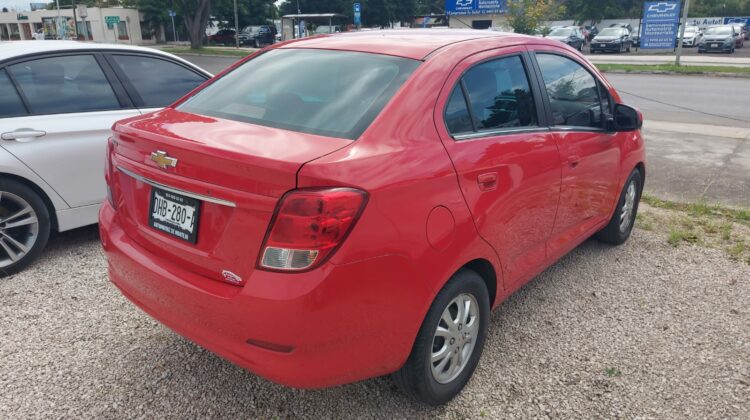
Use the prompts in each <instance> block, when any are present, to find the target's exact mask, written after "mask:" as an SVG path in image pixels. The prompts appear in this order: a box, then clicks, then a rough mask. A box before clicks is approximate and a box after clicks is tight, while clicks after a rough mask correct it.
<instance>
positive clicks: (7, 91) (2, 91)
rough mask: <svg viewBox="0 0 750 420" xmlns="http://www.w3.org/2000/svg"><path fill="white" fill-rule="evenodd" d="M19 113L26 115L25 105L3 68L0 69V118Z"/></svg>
mask: <svg viewBox="0 0 750 420" xmlns="http://www.w3.org/2000/svg"><path fill="white" fill-rule="evenodd" d="M19 115H26V107H24V105H23V102H22V101H21V98H20V97H19V96H18V92H17V91H16V88H15V87H14V86H13V83H11V82H10V78H9V77H8V75H7V74H6V73H5V70H0V118H5V117H15V116H19Z"/></svg>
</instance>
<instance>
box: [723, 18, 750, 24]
mask: <svg viewBox="0 0 750 420" xmlns="http://www.w3.org/2000/svg"><path fill="white" fill-rule="evenodd" d="M724 24H725V25H732V24H739V25H740V26H750V17H725V18H724Z"/></svg>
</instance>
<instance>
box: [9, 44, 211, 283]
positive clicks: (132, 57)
mask: <svg viewBox="0 0 750 420" xmlns="http://www.w3.org/2000/svg"><path fill="white" fill-rule="evenodd" d="M210 77H211V74H210V73H208V72H206V71H205V70H203V69H200V68H198V67H196V66H194V65H192V64H190V63H189V62H187V61H185V60H182V59H180V58H178V57H176V56H174V55H171V54H167V53H164V52H161V51H158V50H154V49H150V48H142V47H134V46H125V45H104V44H88V43H80V42H75V41H13V42H0V277H3V276H7V275H9V274H13V273H15V272H18V271H19V270H21V269H23V268H24V267H25V266H26V265H28V264H29V263H30V262H31V261H32V260H33V259H34V258H36V257H37V256H38V255H39V254H40V253H41V252H42V250H43V249H44V246H45V245H46V243H47V239H48V237H49V234H50V231H52V230H56V231H59V232H62V231H66V230H69V229H74V228H77V227H81V226H85V225H90V224H94V223H96V222H97V212H98V210H99V204H100V203H101V202H102V201H104V200H105V199H106V186H105V183H104V155H105V150H106V144H107V138H108V137H109V132H110V127H111V126H112V124H113V123H114V122H115V121H118V120H121V119H124V118H129V117H134V116H138V115H141V114H145V113H148V112H152V111H155V110H157V109H160V108H163V107H165V106H167V105H169V104H171V103H172V102H174V101H175V100H176V99H178V98H180V97H182V96H183V95H185V94H186V93H188V92H190V91H191V90H192V89H194V88H195V87H197V86H199V85H200V84H202V83H203V82H204V81H206V80H207V79H209V78H210Z"/></svg>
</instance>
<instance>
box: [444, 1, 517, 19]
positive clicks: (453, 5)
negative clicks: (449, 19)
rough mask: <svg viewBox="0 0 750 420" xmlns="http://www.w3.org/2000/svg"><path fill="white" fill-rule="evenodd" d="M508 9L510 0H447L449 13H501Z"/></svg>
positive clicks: (446, 10) (459, 14)
mask: <svg viewBox="0 0 750 420" xmlns="http://www.w3.org/2000/svg"><path fill="white" fill-rule="evenodd" d="M507 10H508V0H445V13H446V14H448V15H454V16H461V15H499V14H502V13H505V12H506V11H507Z"/></svg>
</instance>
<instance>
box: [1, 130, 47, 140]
mask: <svg viewBox="0 0 750 420" xmlns="http://www.w3.org/2000/svg"><path fill="white" fill-rule="evenodd" d="M45 134H47V132H46V131H41V130H34V129H31V128H19V129H18V130H15V131H9V132H7V133H3V134H0V138H2V139H3V140H17V141H20V142H27V141H32V140H35V139H36V138H37V137H42V136H44V135H45Z"/></svg>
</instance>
